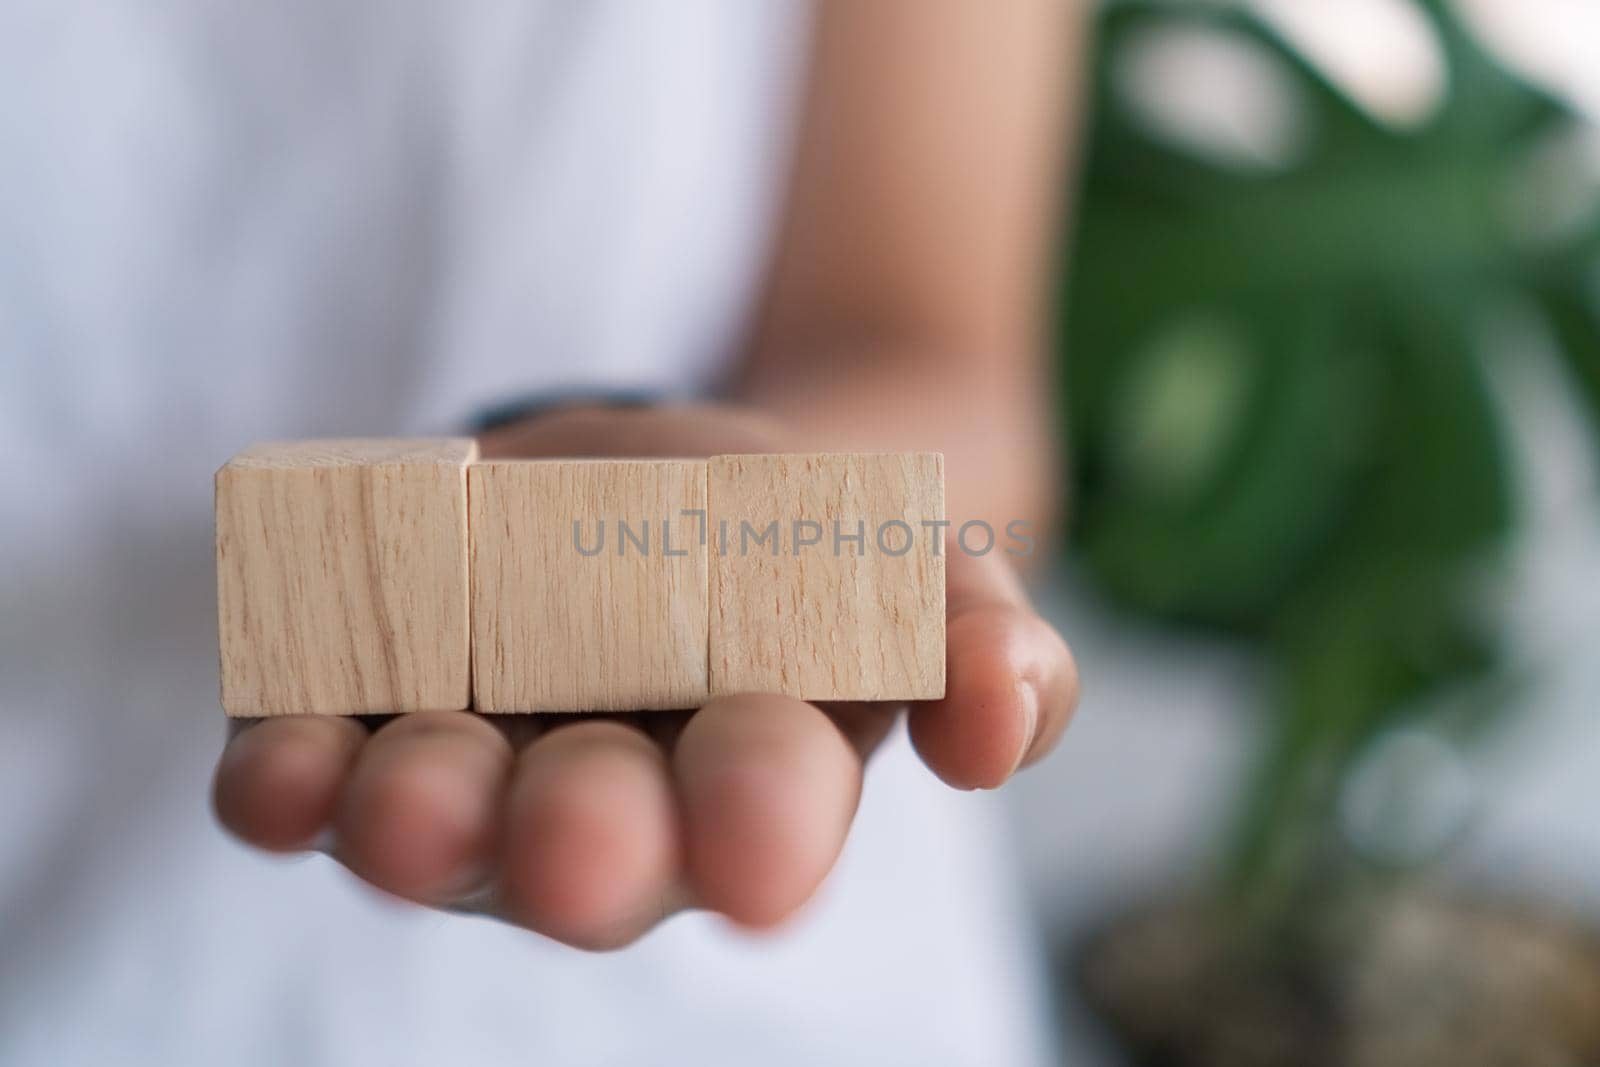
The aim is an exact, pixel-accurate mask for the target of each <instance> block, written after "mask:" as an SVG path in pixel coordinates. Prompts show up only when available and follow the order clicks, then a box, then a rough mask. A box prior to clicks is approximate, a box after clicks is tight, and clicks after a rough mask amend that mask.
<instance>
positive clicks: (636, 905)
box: [501, 720, 683, 949]
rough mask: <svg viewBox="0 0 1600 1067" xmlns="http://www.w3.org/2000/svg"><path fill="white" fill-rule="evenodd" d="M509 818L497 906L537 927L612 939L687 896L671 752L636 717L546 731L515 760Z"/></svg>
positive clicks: (636, 931) (614, 943)
mask: <svg viewBox="0 0 1600 1067" xmlns="http://www.w3.org/2000/svg"><path fill="white" fill-rule="evenodd" d="M506 817H507V828H506V838H505V851H504V855H503V857H502V874H501V878H502V894H503V897H502V901H501V906H502V908H503V909H504V910H505V912H506V913H507V914H508V915H509V917H511V918H513V919H514V920H516V921H518V922H520V923H522V924H523V925H525V926H528V927H529V928H531V929H534V930H537V931H539V932H540V933H542V934H545V935H546V936H549V937H553V938H555V939H557V940H559V941H563V942H565V943H567V944H569V945H575V946H578V947H581V948H592V949H601V948H615V947H619V946H621V945H624V944H627V943H628V942H630V941H632V940H633V939H635V938H637V937H639V936H640V935H641V934H643V933H644V932H645V931H646V930H648V929H649V928H650V927H651V926H653V925H655V923H657V922H658V921H660V920H661V919H662V918H664V917H665V916H666V915H668V914H670V913H671V912H672V911H675V910H677V908H678V907H679V906H681V905H682V903H683V896H682V894H681V892H680V891H679V890H678V888H677V887H678V880H677V876H678V873H679V854H680V848H679V841H678V818H677V811H676V804H675V801H674V798H673V792H672V782H671V777H670V774H669V772H668V768H667V762H666V757H665V755H664V754H663V753H662V750H661V747H660V746H659V745H658V744H656V743H655V742H654V741H652V740H651V739H650V738H649V737H647V736H645V734H644V733H643V732H641V731H640V730H638V729H637V728H635V727H632V726H629V725H625V724H623V723H620V722H614V721H606V720H589V721H585V722H580V723H577V724H574V725H570V726H563V727H561V728H559V729H555V730H552V731H550V732H549V733H547V734H545V735H544V736H543V737H541V738H540V739H539V740H538V741H536V742H534V743H533V744H532V745H530V746H529V747H528V749H527V750H526V751H525V752H523V754H522V756H521V757H520V759H519V760H518V762H517V769H516V775H515V780H514V782H513V784H512V787H511V793H510V796H509V798H508V801H507V816H506Z"/></svg>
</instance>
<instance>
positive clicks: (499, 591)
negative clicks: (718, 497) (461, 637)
mask: <svg viewBox="0 0 1600 1067" xmlns="http://www.w3.org/2000/svg"><path fill="white" fill-rule="evenodd" d="M470 479H471V489H470V496H471V502H472V505H471V529H472V580H473V611H472V639H473V655H472V663H473V680H474V682H473V684H474V703H475V707H476V708H477V710H479V711H483V712H518V711H616V710H633V709H648V708H689V707H697V706H698V705H700V704H701V703H703V702H704V701H705V699H706V695H707V691H708V690H707V682H706V671H707V645H706V641H707V634H708V626H709V623H708V616H707V573H706V550H705V548H704V547H703V546H702V545H701V544H700V541H699V532H700V520H699V519H698V518H694V517H685V516H683V515H682V512H683V511H684V510H685V509H698V510H701V511H703V510H704V509H705V506H706V500H705V486H706V465H705V463H704V462H700V461H689V460H573V461H547V460H539V461H504V462H487V463H479V464H476V465H474V466H473V467H472V469H471V473H470ZM574 522H578V523H580V524H581V539H580V541H579V542H578V543H575V542H574V535H573V523H574ZM619 522H625V523H627V524H628V529H629V530H630V531H631V533H632V534H633V536H634V538H640V537H641V536H648V547H647V548H641V547H640V545H639V544H638V542H637V540H627V541H624V540H623V539H622V535H621V531H620V527H619V525H618V523H619ZM664 522H665V523H666V524H667V528H668V529H669V530H670V531H671V533H670V538H671V541H670V544H669V543H664V541H663V527H662V524H663V523H664ZM597 524H603V526H604V529H605V533H604V536H605V541H604V545H603V547H602V548H601V549H600V551H599V552H598V553H597V554H595V555H592V556H590V555H585V554H584V553H583V552H581V551H580V550H579V544H581V545H582V546H583V548H584V549H593V548H595V546H596V543H597V542H596V537H597V533H596V531H597ZM645 530H648V534H647V535H645V534H644V533H643V532H644V531H645ZM619 548H620V551H619ZM669 549H670V551H671V552H672V553H674V554H673V555H668V554H667V551H668V550H669ZM677 553H682V554H681V555H679V554H677Z"/></svg>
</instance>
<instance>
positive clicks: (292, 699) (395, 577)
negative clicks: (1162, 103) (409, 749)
mask: <svg viewBox="0 0 1600 1067" xmlns="http://www.w3.org/2000/svg"><path fill="white" fill-rule="evenodd" d="M476 457H477V445H476V443H475V442H473V441H471V440H470V439H465V438H463V439H454V438H451V439H429V440H346V441H300V442H293V443H284V444H263V445H256V446H254V447H252V448H249V449H246V450H245V451H244V452H241V453H240V454H239V455H237V456H235V457H234V458H233V459H232V460H230V461H229V462H228V464H227V465H226V466H224V467H223V468H222V469H221V470H220V471H218V472H217V479H216V521H217V617H218V633H219V638H220V642H221V652H222V706H223V708H224V710H226V711H227V713H228V714H229V715H290V714H304V713H311V714H327V715H349V714H360V713H368V712H400V711H455V710H460V709H463V708H466V707H468V706H469V704H470V699H471V691H470V685H471V682H470V673H469V665H468V648H467V641H468V627H467V607H468V602H467V592H468V588H467V464H468V463H469V462H471V461H472V460H473V459H475V458H476Z"/></svg>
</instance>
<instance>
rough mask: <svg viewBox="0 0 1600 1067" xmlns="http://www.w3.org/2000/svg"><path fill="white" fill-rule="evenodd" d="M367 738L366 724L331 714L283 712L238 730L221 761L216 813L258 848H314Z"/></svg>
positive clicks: (214, 794) (214, 797)
mask: <svg viewBox="0 0 1600 1067" xmlns="http://www.w3.org/2000/svg"><path fill="white" fill-rule="evenodd" d="M366 740H367V730H366V728H365V727H364V726H362V725H361V724H360V723H359V722H355V721H353V720H351V719H345V718H335V717H332V716H326V717H324V716H312V715H293V716H282V717H278V718H271V719H263V720H260V721H258V722H256V723H254V724H252V725H250V726H249V727H248V728H245V729H241V730H239V731H238V732H237V733H235V734H234V736H233V737H232V739H231V740H230V741H229V742H228V746H227V748H225V749H224V750H223V753H222V758H221V759H220V760H219V761H218V763H217V774H216V779H215V781H214V783H213V785H212V793H211V796H212V806H213V807H214V808H215V809H216V813H217V819H218V820H219V821H220V822H221V823H222V825H223V826H225V827H227V828H228V829H229V830H231V831H232V832H233V833H235V834H237V835H238V836H239V837H241V838H243V839H244V840H245V841H248V842H249V843H250V844H252V845H255V846H257V847H259V848H265V849H271V850H273V851H276V852H287V851H293V850H297V849H304V848H309V847H311V845H312V843H313V842H314V841H315V839H316V838H317V837H318V835H320V834H321V833H322V832H323V831H324V830H325V829H327V827H328V824H329V822H330V821H331V820H332V818H333V812H334V806H335V804H336V803H337V800H338V796H339V789H340V787H341V786H342V785H343V784H344V780H345V776H346V775H347V774H348V773H349V770H350V766H351V764H352V763H353V762H354V761H355V758H356V754H357V753H358V752H359V751H360V750H361V746H362V745H363V744H365V743H366Z"/></svg>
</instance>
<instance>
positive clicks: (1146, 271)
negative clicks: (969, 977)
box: [1008, 0, 1600, 1065]
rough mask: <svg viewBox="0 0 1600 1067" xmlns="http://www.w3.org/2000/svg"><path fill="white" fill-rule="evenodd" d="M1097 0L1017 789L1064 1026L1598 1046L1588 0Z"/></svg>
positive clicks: (1525, 1051) (1461, 1047)
mask: <svg viewBox="0 0 1600 1067" xmlns="http://www.w3.org/2000/svg"><path fill="white" fill-rule="evenodd" d="M1099 23H1100V26H1099V35H1098V46H1097V54H1096V60H1095V71H1094V76H1093V77H1094V84H1095V90H1096V91H1095V103H1094V106H1093V114H1092V120H1091V122H1090V124H1089V135H1088V141H1089V147H1088V154H1087V165H1086V169H1085V172H1084V173H1083V174H1082V176H1081V178H1080V182H1081V204H1080V207H1079V214H1078V217H1077V219H1076V221H1075V225H1074V228H1073V231H1072V233H1071V234H1070V235H1069V237H1068V239H1067V241H1066V242H1065V244H1066V249H1065V252H1064V259H1063V263H1064V266H1065V268H1066V271H1067V279H1068V280H1067V282H1066V283H1065V286H1064V289H1063V291H1062V294H1061V306H1062V316H1061V325H1060V327H1059V343H1060V347H1061V351H1062V353H1063V357H1064V358H1063V363H1062V367H1063V372H1062V386H1063V392H1062V400H1061V403H1062V406H1063V410H1064V411H1065V412H1066V416H1067V420H1068V423H1069V426H1070V433H1069V437H1070V442H1069V446H1070V456H1069V459H1070V463H1071V469H1072V472H1073V490H1072V491H1073V494H1074V500H1073V504H1072V511H1073V515H1072V525H1071V534H1070V536H1071V543H1070V548H1069V552H1068V554H1067V557H1066V561H1065V564H1064V566H1063V567H1062V568H1061V570H1060V573H1059V574H1058V575H1057V576H1056V577H1055V579H1054V580H1053V582H1052V585H1051V589H1050V591H1049V592H1048V594H1047V596H1046V601H1047V605H1048V613H1049V614H1050V615H1051V616H1052V617H1053V618H1054V619H1055V620H1056V621H1057V622H1058V623H1059V625H1060V626H1061V628H1062V630H1063V632H1064V633H1065V634H1066V635H1067V637H1068V639H1069V640H1070V641H1072V643H1073V645H1074V648H1075V650H1076V652H1077V654H1078V657H1079V660H1080V662H1082V663H1083V664H1085V665H1086V679H1085V680H1086V695H1085V700H1084V704H1083V708H1082V711H1081V712H1080V717H1079V719H1078V720H1077V722H1076V723H1075V724H1074V727H1073V731H1072V735H1071V738H1070V743H1068V744H1066V745H1063V746H1062V750H1061V751H1060V753H1059V754H1058V755H1057V756H1056V757H1054V758H1053V759H1052V760H1051V761H1049V762H1048V763H1047V764H1045V765H1044V766H1043V767H1042V768H1040V769H1039V770H1037V771H1035V772H1032V773H1030V774H1029V775H1025V776H1024V777H1023V779H1022V780H1021V782H1020V785H1019V787H1018V788H1017V789H1016V790H1014V791H1013V792H1012V793H1011V794H1010V796H1009V797H1008V800H1009V803H1010V810H1011V812H1012V816H1013V819H1014V827H1015V832H1016V834H1017V836H1018V839H1019V840H1020V842H1021V844H1022V848H1023V852H1024V855H1025V858H1026V860H1027V864H1028V869H1029V889H1030V893H1031V895H1032V900H1033V903H1034V905H1035V907H1036V909H1037V911H1038V912H1039V914H1040V915H1041V916H1042V918H1043V920H1044V922H1045V924H1046V926H1047V929H1048V935H1049V939H1050V943H1051V946H1052V953H1053V960H1054V972H1055V974H1054V976H1055V980H1056V984H1057V999H1058V1004H1059V1007H1060V1017H1061V1030H1062V1037H1063V1042H1064V1046H1063V1053H1064V1059H1065V1062H1069V1063H1074V1064H1098V1063H1107V1064H1111V1063H1123V1062H1129V1059H1130V1056H1131V1057H1133V1058H1137V1059H1138V1060H1140V1061H1144V1062H1163V1063H1178V1064H1190V1063H1193V1064H1201V1063H1204V1064H1233V1065H1246V1064H1255V1063H1261V1064H1268V1063H1271V1064H1278V1063H1282V1064H1291V1063H1292V1064H1317V1063H1361V1064H1433V1063H1438V1064H1454V1065H1466V1064H1477V1063H1518V1064H1535V1063H1537V1064H1546V1063H1548V1064H1582V1063H1591V1062H1595V1061H1596V1059H1597V1057H1600V948H1597V945H1600V941H1597V937H1596V933H1597V931H1600V662H1597V657H1596V656H1595V654H1594V653H1595V650H1596V649H1597V648H1600V597H1597V596H1596V591H1597V590H1600V507H1597V501H1600V494H1597V493H1596V482H1597V475H1596V472H1597V469H1600V468H1597V464H1596V459H1597V457H1600V447H1597V446H1600V433H1597V430H1600V417H1597V416H1600V403H1597V402H1600V135H1597V126H1596V123H1597V119H1600V5H1596V4H1593V3H1586V2H1582V0H1572V2H1560V0H1543V2H1526V0H1462V2H1459V3H1449V2H1446V0H1338V2H1332V0H1324V2H1316V0H1250V2H1246V3H1236V4H1235V3H1229V4H1202V3H1164V4H1163V3H1149V2H1142V0H1130V2H1112V3H1108V4H1105V5H1103V6H1102V8H1101V14H1100V16H1099Z"/></svg>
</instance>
